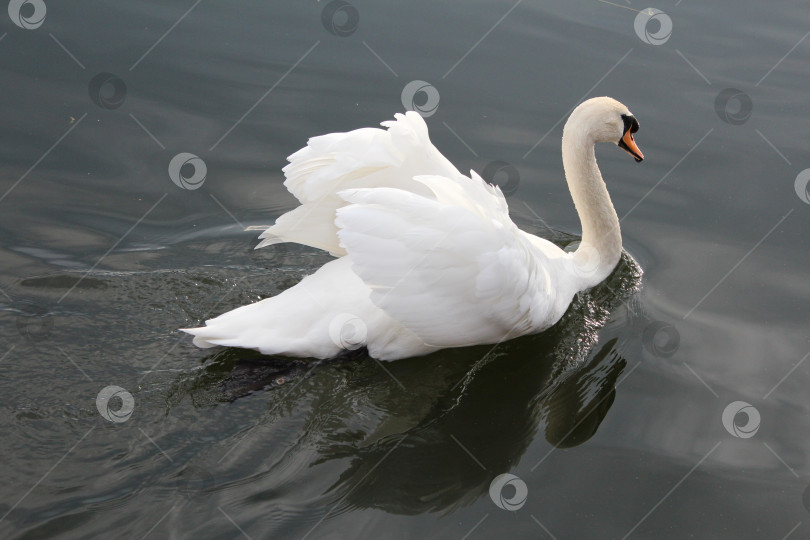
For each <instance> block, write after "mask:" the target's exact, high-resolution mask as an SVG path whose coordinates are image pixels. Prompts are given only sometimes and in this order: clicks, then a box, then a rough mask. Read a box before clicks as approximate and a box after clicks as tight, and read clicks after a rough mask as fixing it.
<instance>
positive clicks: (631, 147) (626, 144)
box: [619, 128, 644, 162]
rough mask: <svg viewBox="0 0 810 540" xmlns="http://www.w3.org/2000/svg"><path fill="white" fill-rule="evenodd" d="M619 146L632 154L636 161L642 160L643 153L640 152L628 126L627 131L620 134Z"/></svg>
mask: <svg viewBox="0 0 810 540" xmlns="http://www.w3.org/2000/svg"><path fill="white" fill-rule="evenodd" d="M619 147H620V148H622V149H623V150H624V151H625V152H627V153H628V154H630V155H631V156H633V157H634V158H635V160H636V162H639V161H643V160H644V154H642V153H641V150H640V149H639V147H638V145H637V144H636V140H635V139H634V138H633V133H632V131H631V128H628V129H627V131H625V132H624V135H622V138H621V140H619Z"/></svg>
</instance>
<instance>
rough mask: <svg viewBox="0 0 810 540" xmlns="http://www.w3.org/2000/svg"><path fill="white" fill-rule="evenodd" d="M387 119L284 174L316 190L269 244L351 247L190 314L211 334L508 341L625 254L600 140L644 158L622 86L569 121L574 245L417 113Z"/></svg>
mask: <svg viewBox="0 0 810 540" xmlns="http://www.w3.org/2000/svg"><path fill="white" fill-rule="evenodd" d="M382 125H383V126H385V127H387V128H388V130H387V131H386V130H382V129H379V128H364V129H358V130H356V131H351V132H348V133H332V134H329V135H323V136H320V137H314V138H312V139H310V140H309V142H308V144H307V146H306V147H305V148H303V149H301V150H299V151H298V152H296V153H294V154H293V155H291V156H290V157H289V158H288V159H289V162H290V163H289V164H288V165H287V166H286V167H284V174H285V176H286V181H285V182H284V185H285V186H286V187H287V189H288V190H289V191H290V192H291V193H292V194H293V195H295V196H296V197H297V198H298V200H299V201H300V202H301V206H299V207H297V208H295V209H294V210H292V211H290V212H287V213H286V214H284V215H282V216H281V217H280V218H279V219H278V220H277V221H276V224H275V225H273V226H272V227H270V228H269V229H267V231H265V232H264V233H263V234H262V235H261V236H260V238H263V239H264V240H263V241H262V242H261V243H260V244H259V245H258V246H257V248H258V247H262V246H266V245H269V244H275V243H279V242H297V243H300V244H304V245H308V246H312V247H316V248H320V249H324V250H327V251H329V252H330V253H331V254H332V255H334V256H335V257H337V259H336V260H334V261H331V262H329V263H327V264H325V265H324V266H322V267H321V268H320V269H319V270H318V271H317V272H315V273H314V274H312V275H310V276H307V277H305V278H304V279H303V280H302V281H301V282H300V283H298V284H297V285H295V286H294V287H292V288H290V289H288V290H286V291H284V292H282V293H281V294H279V295H277V296H274V297H272V298H267V299H265V300H262V301H260V302H256V303H255V304H251V305H247V306H243V307H240V308H238V309H235V310H233V311H230V312H228V313H225V314H223V315H220V316H219V317H216V318H215V319H211V320H208V321H206V326H202V327H199V328H190V329H184V331H185V332H188V333H190V334H193V335H194V336H195V337H194V343H195V344H196V345H198V346H200V347H212V346H215V345H224V346H228V347H243V348H249V349H256V350H258V351H260V352H261V353H264V354H278V355H288V356H297V357H314V358H330V357H334V356H336V355H338V354H339V353H340V352H341V351H343V350H346V349H356V348H359V347H362V346H366V347H367V348H368V352H369V354H370V355H371V356H373V357H375V358H378V359H386V360H394V359H398V358H405V357H410V356H418V355H422V354H427V353H430V352H432V351H435V350H438V349H441V348H446V347H460V346H466V345H477V344H485V343H497V342H500V341H503V340H506V339H510V338H513V337H517V336H520V335H525V334H533V333H537V332H540V331H542V330H545V329H546V328H549V327H550V326H552V325H553V324H554V323H556V322H557V321H558V320H559V319H560V317H562V315H563V313H564V312H565V310H566V309H567V308H568V305H569V304H570V302H571V300H572V299H573V297H574V295H575V294H576V293H577V292H578V291H581V290H584V289H587V288H590V287H593V286H594V285H597V284H598V283H600V282H601V281H602V280H604V279H605V278H606V277H607V276H608V275H609V274H610V273H611V272H612V270H613V269H614V268H615V266H616V264H617V263H618V261H619V258H620V256H621V249H622V240H621V233H620V230H619V220H618V217H617V216H616V211H615V210H614V209H613V205H612V203H611V201H610V196H609V195H608V192H607V189H606V187H605V183H604V182H603V181H602V175H601V174H600V172H599V168H598V167H597V164H596V157H595V155H594V143H597V142H612V143H614V144H618V145H619V146H620V147H622V148H624V149H625V150H626V151H627V152H628V153H630V154H631V155H632V156H633V157H635V159H636V161H641V160H642V159H643V155H642V154H641V151H640V150H639V149H638V147H637V146H636V143H635V141H634V139H633V134H634V133H635V132H636V131H637V130H638V122H637V121H636V119H635V118H634V117H633V115H632V114H631V113H630V111H629V110H628V109H627V107H625V106H624V105H622V104H621V103H619V102H618V101H616V100H614V99H611V98H607V97H599V98H593V99H589V100H588V101H585V102H584V103H582V104H580V105H579V106H578V107H577V108H576V109H574V111H573V112H572V113H571V116H570V118H569V119H568V122H567V123H566V124H565V129H564V130H563V137H562V157H563V166H564V169H565V175H566V179H567V181H568V187H569V189H570V191H571V196H572V197H573V199H574V203H575V204H576V208H577V212H578V213H579V216H580V220H581V221H582V241H581V243H580V245H579V248H578V249H577V250H576V251H575V252H573V253H568V252H565V251H563V250H562V249H560V248H559V247H557V246H556V245H554V244H552V243H551V242H548V241H546V240H544V239H542V238H538V237H536V236H534V235H531V234H528V233H525V232H523V231H521V230H519V229H518V228H517V226H516V225H515V224H514V223H513V222H512V220H511V219H510V218H509V213H508V209H507V205H506V200H505V199H504V197H503V195H502V193H501V191H500V189H498V188H497V187H493V186H491V185H489V184H487V183H486V182H484V180H483V179H482V178H481V177H480V176H478V175H477V174H476V173H475V172H472V171H471V172H470V177H467V176H464V175H462V174H461V173H460V172H459V171H458V170H457V169H456V168H455V167H454V166H453V165H452V164H451V163H450V162H449V161H448V160H447V159H446V158H445V157H444V156H443V155H442V154H441V153H440V152H439V151H438V150H437V149H436V148H435V147H434V146H433V144H431V142H430V139H429V138H428V131H427V125H426V124H425V122H424V120H423V119H422V117H421V116H419V115H418V114H417V113H415V112H408V113H406V114H404V115H403V114H397V115H396V120H394V121H388V122H383V124H382Z"/></svg>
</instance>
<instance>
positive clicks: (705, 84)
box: [0, 0, 810, 539]
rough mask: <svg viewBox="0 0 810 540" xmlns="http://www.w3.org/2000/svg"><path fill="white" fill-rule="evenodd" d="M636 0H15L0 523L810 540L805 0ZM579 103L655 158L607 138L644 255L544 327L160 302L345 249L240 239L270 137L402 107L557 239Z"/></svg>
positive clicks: (21, 527) (257, 286) (635, 245)
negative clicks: (327, 356) (287, 334)
mask: <svg viewBox="0 0 810 540" xmlns="http://www.w3.org/2000/svg"><path fill="white" fill-rule="evenodd" d="M643 7H644V6H643V5H641V4H639V3H638V2H633V3H632V4H631V3H630V2H626V1H624V0H616V2H614V3H609V2H600V1H597V0H594V1H582V2H536V1H532V2H529V1H525V2H517V3H515V2H512V1H509V2H501V1H498V2H438V3H437V2H421V1H420V2H391V3H387V4H383V3H381V2H368V1H365V0H352V1H351V4H347V3H345V2H343V3H341V2H339V1H338V2H327V1H325V0H324V1H322V2H315V1H298V2H291V1H290V2H265V3H260V2H245V1H242V0H235V1H231V2H227V3H226V2H212V1H209V0H203V1H200V2H196V3H194V2H192V1H184V2H177V1H171V2H143V1H137V2H117V3H111V2H95V1H88V2H83V3H81V5H79V4H76V5H70V4H66V3H64V2H61V3H57V2H51V1H49V0H44V2H43V1H42V0H37V1H34V0H31V1H29V2H28V3H26V4H23V5H20V2H19V1H13V2H11V4H10V7H9V12H10V14H11V15H15V17H14V18H12V17H11V16H9V17H6V16H5V15H4V16H2V17H0V19H2V20H0V35H2V38H0V70H2V79H1V80H2V84H0V92H1V93H2V94H1V95H0V97H1V98H2V111H3V114H2V119H0V156H2V162H1V165H0V166H2V179H0V268H1V269H2V270H1V271H2V277H0V289H2V293H0V426H1V427H0V429H1V430H2V431H1V433H2V439H1V440H2V442H1V443H0V450H1V451H2V459H3V466H2V467H1V468H0V480H1V481H0V536H2V537H3V538H96V537H109V536H112V537H115V538H143V537H146V538H239V537H242V536H245V537H249V538H254V539H258V538H302V537H307V538H414V537H415V538H419V537H424V538H492V537H537V538H626V537H628V536H629V537H632V538H678V539H680V538H687V537H694V538H785V537H790V538H808V537H810V515H808V510H807V509H808V508H810V491H808V485H809V484H810V474H809V473H810V463H809V462H808V460H809V459H810V444H808V432H810V429H809V428H810V416H809V415H808V412H810V403H808V398H807V395H808V390H807V389H808V387H810V362H806V361H805V360H806V359H807V358H808V350H810V335H808V311H809V310H810V307H808V306H810V287H808V281H807V268H808V266H810V250H808V235H807V231H808V222H809V221H810V204H808V201H810V195H809V194H808V190H807V179H808V177H810V171H808V172H806V173H803V171H806V170H807V169H808V168H810V151H808V145H807V140H808V126H810V123H808V115H809V113H810V100H808V98H807V95H808V94H807V88H808V83H810V70H808V68H807V66H808V62H809V61H810V39H806V38H808V34H807V32H808V30H809V29H810V28H808V20H810V17H809V15H810V9H809V8H808V5H807V3H806V2H798V1H796V2H775V3H766V2H757V3H753V2H740V1H733V2H732V1H730V0H726V1H718V2H709V3H707V2H694V1H691V0H686V1H680V0H679V1H677V2H675V1H672V0H670V1H667V2H664V3H663V4H661V5H657V6H654V7H656V8H657V9H658V10H661V13H658V12H657V11H652V12H646V13H647V15H645V14H644V13H640V12H639V11H638V10H639V9H642V8H643ZM43 9H44V10H45V11H44V12H43ZM43 13H44V20H42V16H43ZM17 14H19V16H17ZM648 19H649V20H648ZM15 21H16V22H15ZM645 21H646V22H645ZM634 23H635V24H634ZM670 23H671V26H670ZM25 26H28V27H30V28H24V27H25ZM411 81H425V83H426V84H428V85H430V86H432V87H433V88H434V89H435V90H432V89H430V88H428V89H427V91H425V90H423V91H420V92H417V93H416V94H415V95H414V96H408V95H406V96H404V97H403V89H404V88H406V85H408V83H410V82H411ZM417 86H419V87H424V85H420V84H417ZM596 95H610V96H613V97H616V98H617V99H619V100H621V101H622V102H624V103H625V104H627V105H628V106H629V107H630V109H631V110H632V111H633V112H634V114H635V115H636V116H637V117H638V118H639V120H640V122H641V131H640V132H639V133H638V141H639V144H640V146H641V148H642V149H643V150H644V152H645V154H646V156H647V159H646V161H645V162H644V163H642V164H639V165H636V164H635V163H633V162H632V160H630V159H628V157H627V156H626V155H625V154H624V153H623V152H619V151H617V150H616V149H615V148H611V147H609V146H606V147H604V148H600V149H599V150H598V155H599V159H600V166H601V168H602V172H603V174H604V176H605V178H606V180H607V183H608V188H609V190H610V192H611V195H612V198H613V202H614V204H615V206H616V208H617V212H618V214H619V216H620V217H621V218H622V229H623V235H624V242H625V249H626V251H627V253H628V255H627V256H626V257H625V258H624V260H623V261H622V264H621V265H620V267H619V268H618V269H617V271H616V272H615V273H614V274H613V275H612V276H611V278H609V280H608V281H607V282H606V283H604V284H602V285H601V286H599V287H597V288H596V289H594V290H592V291H590V292H589V293H588V294H583V295H580V296H579V297H578V298H577V299H576V301H575V303H574V305H573V306H572V307H571V309H570V310H569V312H568V313H567V314H566V316H565V318H564V320H563V321H561V323H560V324H559V325H557V326H556V327H555V328H553V329H552V330H550V331H549V332H546V333H544V334H542V335H539V336H533V337H527V338H521V339H518V340H514V341H512V342H509V343H506V344H503V345H501V346H498V347H495V348H492V347H476V348H470V349H461V350H449V351H443V352H441V353H437V354H434V355H431V356H427V357H423V358H415V359H410V360H402V361H399V362H395V363H385V364H380V363H378V362H376V361H374V360H373V359H370V358H368V357H366V356H364V355H362V354H355V355H354V356H353V357H349V358H344V359H342V360H339V361H334V362H324V363H321V364H318V365H314V364H312V363H307V362H301V361H292V360H289V359H283V358H267V357H261V356H258V355H256V354H254V353H251V352H248V351H237V350H225V349H211V350H205V351H203V350H200V349H197V348H195V347H194V346H192V345H191V342H190V339H189V338H188V337H187V336H184V335H181V333H180V332H178V331H177V330H176V329H177V328H180V327H185V326H189V325H195V324H198V323H199V322H200V321H202V320H203V319H205V318H206V317H208V316H211V315H215V314H218V313H221V312H223V311H225V310H228V309H231V308H234V307H236V306H238V305H241V304H244V303H247V302H251V301H255V300H256V299H258V298H263V297H266V296H270V295H273V294H276V293H278V292H279V291H281V290H283V289H285V288H287V287H289V286H291V285H292V284H294V283H296V281H297V280H298V279H300V278H301V277H302V276H303V275H306V274H307V273H310V272H312V271H313V270H314V269H315V268H317V267H318V266H319V265H320V264H323V262H325V261H327V260H328V259H329V257H328V256H327V255H325V254H321V253H318V252H315V251H312V250H308V249H304V248H300V247H296V246H274V247H270V248H267V249H265V250H261V251H253V250H252V248H253V246H254V245H255V243H256V236H257V235H258V231H259V230H260V229H261V228H262V227H265V226H268V225H270V224H272V223H273V220H274V219H275V218H276V217H278V216H279V215H280V214H281V213H283V212H285V211H287V210H290V209H291V208H293V207H294V206H295V204H296V202H295V200H294V198H293V197H292V196H291V195H290V194H288V193H287V192H286V191H285V189H284V188H283V186H282V184H281V183H282V180H283V176H282V174H281V172H280V169H281V167H282V166H283V165H284V163H285V157H286V156H287V155H289V154H290V153H292V152H293V151H295V150H297V149H298V148H299V147H301V146H303V145H304V144H305V142H306V139H307V137H309V136H312V135H317V134H321V133H326V132H330V131H345V130H349V129H354V128H358V127H362V126H371V125H376V124H377V123H379V122H380V121H383V120H386V119H389V118H391V117H392V116H393V114H394V113H395V112H399V111H401V110H402V109H403V102H406V103H407V104H408V105H411V106H414V107H417V108H421V109H423V110H424V111H425V113H426V114H428V113H431V112H432V114H430V115H429V117H428V118H427V122H428V125H429V127H430V129H431V135H432V138H433V141H434V143H435V144H436V145H437V146H438V147H439V149H441V150H442V151H443V152H444V154H445V155H446V156H448V158H450V159H451V160H452V161H453V162H454V163H456V164H457V165H458V166H459V168H460V169H461V170H467V169H470V168H473V169H475V170H477V171H479V172H483V171H485V170H488V171H489V172H490V173H491V176H490V177H491V178H492V179H493V181H495V182H498V183H499V184H500V185H501V186H502V187H503V188H504V190H505V191H507V192H508V193H510V196H509V202H510V207H511V209H512V213H513V216H514V219H515V220H516V222H518V223H519V224H520V225H521V226H523V227H524V228H526V229H528V230H531V231H534V232H537V233H538V234H541V235H543V236H546V237H549V238H553V239H554V240H555V241H557V242H558V243H560V245H567V244H569V243H570V242H572V241H574V240H575V239H576V234H577V233H578V231H579V224H578V220H577V216H576V214H575V212H574V209H573V204H572V202H571V199H570V196H569V194H568V191H567V188H566V185H565V183H564V182H563V179H562V178H563V176H562V167H561V160H560V143H559V140H560V136H561V131H562V121H563V119H564V117H565V116H566V115H567V113H568V112H569V111H570V109H571V108H572V107H574V106H575V105H576V104H577V103H579V102H580V101H581V100H582V99H585V98H587V97H591V96H596ZM436 96H438V99H439V103H438V107H437V108H435V111H434V110H433V109H434V107H435V99H436ZM181 153H189V154H193V156H197V158H198V160H192V162H191V163H188V164H187V165H186V166H185V167H183V168H180V167H179V165H178V166H175V167H174V168H172V166H171V165H170V163H171V162H172V160H173V158H174V157H175V156H177V155H178V154H181ZM190 158H191V156H186V157H185V158H179V159H180V162H181V163H182V162H185V161H187V160H188V159H190ZM498 161H500V162H502V163H496V164H494V165H493V164H492V163H493V162H498ZM488 165H489V167H488ZM178 170H179V172H178ZM498 171H499V172H498ZM804 174H806V175H807V176H804ZM170 175H173V177H174V178H171V177H170ZM203 175H204V180H203ZM183 178H185V179H187V180H186V181H185V184H184V181H183V180H182V179H183ZM173 179H174V180H176V181H177V184H179V185H176V184H175V183H173ZM183 186H184V187H186V188H189V187H191V188H195V189H182V187H183ZM537 216H542V220H541V219H539V218H538V217H537ZM555 231H556V232H555ZM563 231H564V232H563ZM642 270H643V277H640V272H641V271H642ZM313 365H314V367H313ZM108 387H119V388H117V389H116V388H112V389H108ZM104 389H106V390H104ZM105 395H106V396H108V397H110V396H112V397H110V401H109V402H108V403H107V404H108V405H109V408H106V407H105V406H103V405H104V396H105ZM99 396H100V397H99ZM130 396H131V399H130ZM97 401H99V403H101V404H102V408H101V411H102V412H103V413H104V414H102V412H100V410H99V408H98V407H97ZM129 409H132V410H131V412H130V414H127V413H128V410H129ZM735 413H736V414H735ZM116 414H117V415H118V416H116ZM104 415H106V416H107V417H109V419H105V417H104ZM503 473H509V474H512V475H515V476H516V477H517V479H512V480H511V483H510V484H509V485H505V486H504V487H503V489H502V490H501V492H500V495H501V497H503V498H501V497H499V496H497V495H498V493H497V491H498V490H497V489H495V492H496V493H495V495H496V497H495V498H494V499H493V498H492V497H490V493H489V492H490V485H491V483H492V482H493V480H494V479H496V478H497V477H498V476H499V475H501V474H503ZM501 480H502V483H503V482H506V481H507V480H508V478H502V479H501ZM524 485H525V494H526V496H525V503H523V506H522V507H520V508H517V509H515V508H514V507H511V509H510V504H512V503H510V502H509V501H510V500H512V501H515V502H514V506H520V502H521V500H522V499H523V495H522V494H523V493H524V490H523V489H522V488H523V486H524ZM496 487H497V486H496ZM504 501H505V502H504ZM496 503H497V504H496ZM498 504H500V505H501V506H505V507H506V508H500V507H499V506H498Z"/></svg>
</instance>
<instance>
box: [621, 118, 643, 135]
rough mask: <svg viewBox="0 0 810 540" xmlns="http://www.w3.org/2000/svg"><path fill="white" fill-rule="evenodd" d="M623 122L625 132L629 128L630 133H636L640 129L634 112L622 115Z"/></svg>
mask: <svg viewBox="0 0 810 540" xmlns="http://www.w3.org/2000/svg"><path fill="white" fill-rule="evenodd" d="M622 122H624V131H623V132H624V133H627V131H628V130H629V131H630V133H635V132H636V131H638V128H639V125H638V120H636V117H635V116H633V115H632V114H623V115H622Z"/></svg>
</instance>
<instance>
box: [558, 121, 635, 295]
mask: <svg viewBox="0 0 810 540" xmlns="http://www.w3.org/2000/svg"><path fill="white" fill-rule="evenodd" d="M578 120H579V119H576V118H574V116H572V117H571V120H569V122H568V123H567V124H566V126H565V129H564V130H563V139H562V157H563V168H564V169H565V178H566V180H567V182H568V189H569V190H570V191H571V197H572V198H573V199H574V205H576V208H577V213H578V214H579V219H580V221H581V222H582V243H581V244H580V246H579V248H578V249H577V251H576V252H575V253H574V260H575V261H576V262H577V265H578V266H577V269H578V271H577V274H578V275H579V276H580V278H581V287H580V289H583V290H584V289H587V288H590V287H593V286H595V285H597V284H598V283H600V282H602V281H603V280H604V279H605V278H606V277H607V276H609V275H610V273H611V272H612V271H613V269H614V268H615V267H616V264H617V263H618V262H619V259H620V258H621V253H622V235H621V231H620V230H619V218H618V216H617V215H616V210H614V208H613V203H612V202H611V200H610V195H609V194H608V191H607V187H606V186H605V182H604V181H603V180H602V174H601V173H600V172H599V167H598V166H597V164H596V155H595V154H594V148H593V147H594V140H593V138H592V137H591V136H590V135H589V134H588V130H587V129H586V126H585V125H583V122H582V121H581V120H580V121H578Z"/></svg>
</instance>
